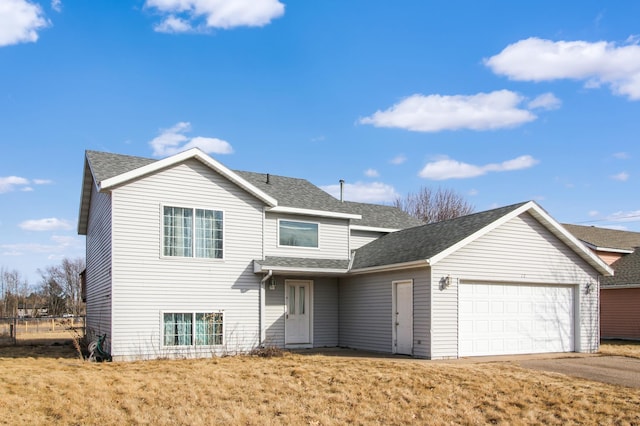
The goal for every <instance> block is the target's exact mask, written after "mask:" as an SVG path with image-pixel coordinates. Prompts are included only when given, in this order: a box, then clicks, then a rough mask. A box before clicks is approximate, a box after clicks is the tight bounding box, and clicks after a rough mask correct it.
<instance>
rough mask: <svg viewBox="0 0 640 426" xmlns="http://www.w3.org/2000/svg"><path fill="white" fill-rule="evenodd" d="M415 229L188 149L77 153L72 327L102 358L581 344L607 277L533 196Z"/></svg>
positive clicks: (516, 349) (590, 341)
mask: <svg viewBox="0 0 640 426" xmlns="http://www.w3.org/2000/svg"><path fill="white" fill-rule="evenodd" d="M418 225H420V224H419V223H418V222H417V221H416V220H415V219H414V218H412V217H410V216H408V215H407V214H405V213H404V212H402V211H400V210H398V209H396V208H393V207H390V206H377V205H373V204H365V203H351V202H342V201H339V200H336V199H335V198H333V197H331V196H330V195H329V194H327V193H325V192H324V191H322V190H321V189H319V188H318V187H316V186H314V185H312V184H311V183H309V182H307V181H305V180H302V179H295V178H286V177H281V176H271V175H269V174H260V173H252V172H239V171H232V170H230V169H227V168H226V167H225V166H223V165H222V164H220V163H218V162H217V161H216V160H214V159H213V158H211V157H209V156H207V155H206V154H204V153H202V152H201V151H199V150H197V149H193V150H189V151H185V152H183V153H180V154H176V155H174V156H171V157H168V158H166V159H163V160H152V159H146V158H140V157H130V156H123V155H117V154H108V153H100V152H94V151H88V152H87V153H86V160H85V174H84V181H83V190H82V201H81V206H80V219H79V233H80V234H83V235H86V244H87V269H86V272H85V279H86V300H87V330H88V333H89V334H90V336H92V337H93V336H97V335H102V334H106V335H107V348H108V350H109V351H110V352H111V355H112V356H113V359H114V360H128V359H149V358H158V357H203V356H213V355H216V354H218V355H219V354H226V353H237V352H246V351H250V350H251V349H253V348H255V347H258V346H277V347H285V348H313V347H335V346H346V347H352V348H357V349H364V350H371V351H378V352H386V353H399V354H407V355H411V356H416V357H422V358H455V357H460V356H469V355H485V354H495V353H522V352H523V351H529V352H548V351H581V352H591V351H594V350H597V348H598V317H597V313H598V311H597V306H598V292H597V291H590V289H591V288H592V285H593V284H594V283H597V282H598V278H599V276H601V275H610V274H611V269H610V268H609V267H608V266H607V265H606V264H604V263H603V262H602V261H601V260H600V259H599V258H597V257H596V256H595V255H593V254H592V253H591V252H590V251H589V250H587V249H586V248H585V247H584V246H583V245H582V244H581V243H580V242H579V241H577V240H576V239H575V238H574V237H572V236H571V235H570V234H568V233H567V232H566V231H565V230H564V228H563V227H562V226H560V225H559V224H558V223H557V222H555V221H554V220H553V219H552V218H551V217H550V216H549V215H548V214H547V213H546V212H545V211H544V210H542V209H541V208H540V207H539V206H538V205H537V204H535V203H533V202H528V203H521V204H516V205H513V206H507V207H503V208H500V209H495V210H490V211H488V212H481V213H476V214H473V215H469V216H465V217H461V218H458V219H453V220H450V221H446V222H440V223H436V224H430V225H421V226H418ZM530 295H533V296H530ZM531 300H533V302H531V303H529V302H530V301H531ZM551 300H553V301H551ZM513 309H516V310H515V311H514V310H513ZM483 315H484V316H483ZM496 318H497V319H496ZM522 318H525V319H526V321H525V320H524V319H522ZM518 320H519V321H520V322H517V321H518ZM514 321H515V324H517V327H515V328H514V326H513V324H514ZM541 328H544V329H547V330H551V331H552V332H549V333H546V334H545V333H542V332H539V330H540V329H541ZM470 330H471V331H470Z"/></svg>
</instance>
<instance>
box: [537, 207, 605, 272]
mask: <svg viewBox="0 0 640 426" xmlns="http://www.w3.org/2000/svg"><path fill="white" fill-rule="evenodd" d="M531 210H532V211H531V214H532V215H533V216H534V217H536V218H537V219H538V221H539V222H540V223H542V224H543V225H544V226H545V227H546V228H547V229H549V230H550V231H551V232H553V233H554V234H556V236H558V237H559V238H560V239H561V240H562V241H563V242H564V243H565V244H567V245H568V246H569V247H571V248H572V249H573V250H574V251H575V252H576V253H577V254H578V255H579V256H580V257H582V258H583V259H584V260H586V261H587V263H589V264H590V265H591V266H593V268H594V269H596V270H597V271H598V272H600V274H602V275H604V276H613V274H614V272H613V268H611V267H610V266H609V265H607V263H606V262H605V261H604V260H602V259H600V256H598V255H597V254H595V253H594V252H592V251H591V250H589V249H588V248H587V246H585V245H584V244H583V243H582V241H580V240H579V239H578V238H576V237H575V236H574V235H573V234H572V233H570V232H569V231H567V230H566V229H565V228H564V226H562V225H560V223H559V222H557V221H556V220H555V219H554V218H552V217H551V216H550V215H549V214H548V213H547V212H546V211H544V209H542V208H541V207H540V206H538V205H537V204H536V203H533V206H532V208H531ZM558 234H559V235H558Z"/></svg>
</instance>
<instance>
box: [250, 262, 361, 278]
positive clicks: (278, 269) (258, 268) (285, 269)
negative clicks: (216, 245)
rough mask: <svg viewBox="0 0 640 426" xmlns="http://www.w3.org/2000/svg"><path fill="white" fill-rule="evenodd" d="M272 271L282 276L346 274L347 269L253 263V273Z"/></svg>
mask: <svg viewBox="0 0 640 426" xmlns="http://www.w3.org/2000/svg"><path fill="white" fill-rule="evenodd" d="M269 270H272V271H273V273H274V274H275V273H278V274H279V275H282V274H284V273H295V274H346V273H347V272H349V270H348V269H328V268H296V267H294V266H273V265H260V264H258V262H255V261H254V267H253V272H254V273H258V272H266V271H269Z"/></svg>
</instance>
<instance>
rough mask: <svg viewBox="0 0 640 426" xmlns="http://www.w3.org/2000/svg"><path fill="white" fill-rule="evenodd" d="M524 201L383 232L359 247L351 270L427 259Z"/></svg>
mask: <svg viewBox="0 0 640 426" xmlns="http://www.w3.org/2000/svg"><path fill="white" fill-rule="evenodd" d="M524 204H526V203H518V204H513V205H511V206H506V207H501V208H498V209H493V210H488V211H485V212H480V213H474V214H470V215H467V216H462V217H458V218H456V219H450V220H446V221H442V222H437V223H431V224H427V225H422V226H417V227H414V228H409V229H403V230H401V231H397V232H393V233H391V234H387V235H385V236H382V237H380V238H378V239H377V240H375V241H372V242H371V243H369V244H367V245H365V246H363V247H360V248H359V249H358V250H357V251H356V254H355V257H354V261H353V265H352V269H364V268H371V267H375V266H384V265H393V264H400V263H408V262H414V261H418V260H423V259H429V258H431V257H433V256H435V255H436V254H439V253H441V252H442V251H444V250H445V249H447V248H449V247H451V246H453V245H455V244H456V243H458V242H460V241H462V240H464V239H465V238H467V237H469V236H471V235H473V234H474V233H475V232H477V231H479V230H481V229H482V228H484V227H485V226H488V225H489V224H491V223H493V222H495V221H496V220H498V219H500V218H501V217H503V216H504V215H506V214H507V213H509V212H511V211H513V210H516V209H517V208H519V207H521V206H522V205H524Z"/></svg>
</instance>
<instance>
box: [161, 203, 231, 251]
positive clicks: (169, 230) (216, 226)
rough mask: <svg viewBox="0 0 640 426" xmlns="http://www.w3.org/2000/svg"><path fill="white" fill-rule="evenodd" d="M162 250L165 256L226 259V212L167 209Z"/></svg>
mask: <svg viewBox="0 0 640 426" xmlns="http://www.w3.org/2000/svg"><path fill="white" fill-rule="evenodd" d="M162 247H163V255H164V256H178V257H199V258H208V259H222V255H223V214H222V212H221V211H218V210H205V209H192V208H184V207H169V206H165V207H164V212H163V244H162Z"/></svg>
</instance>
